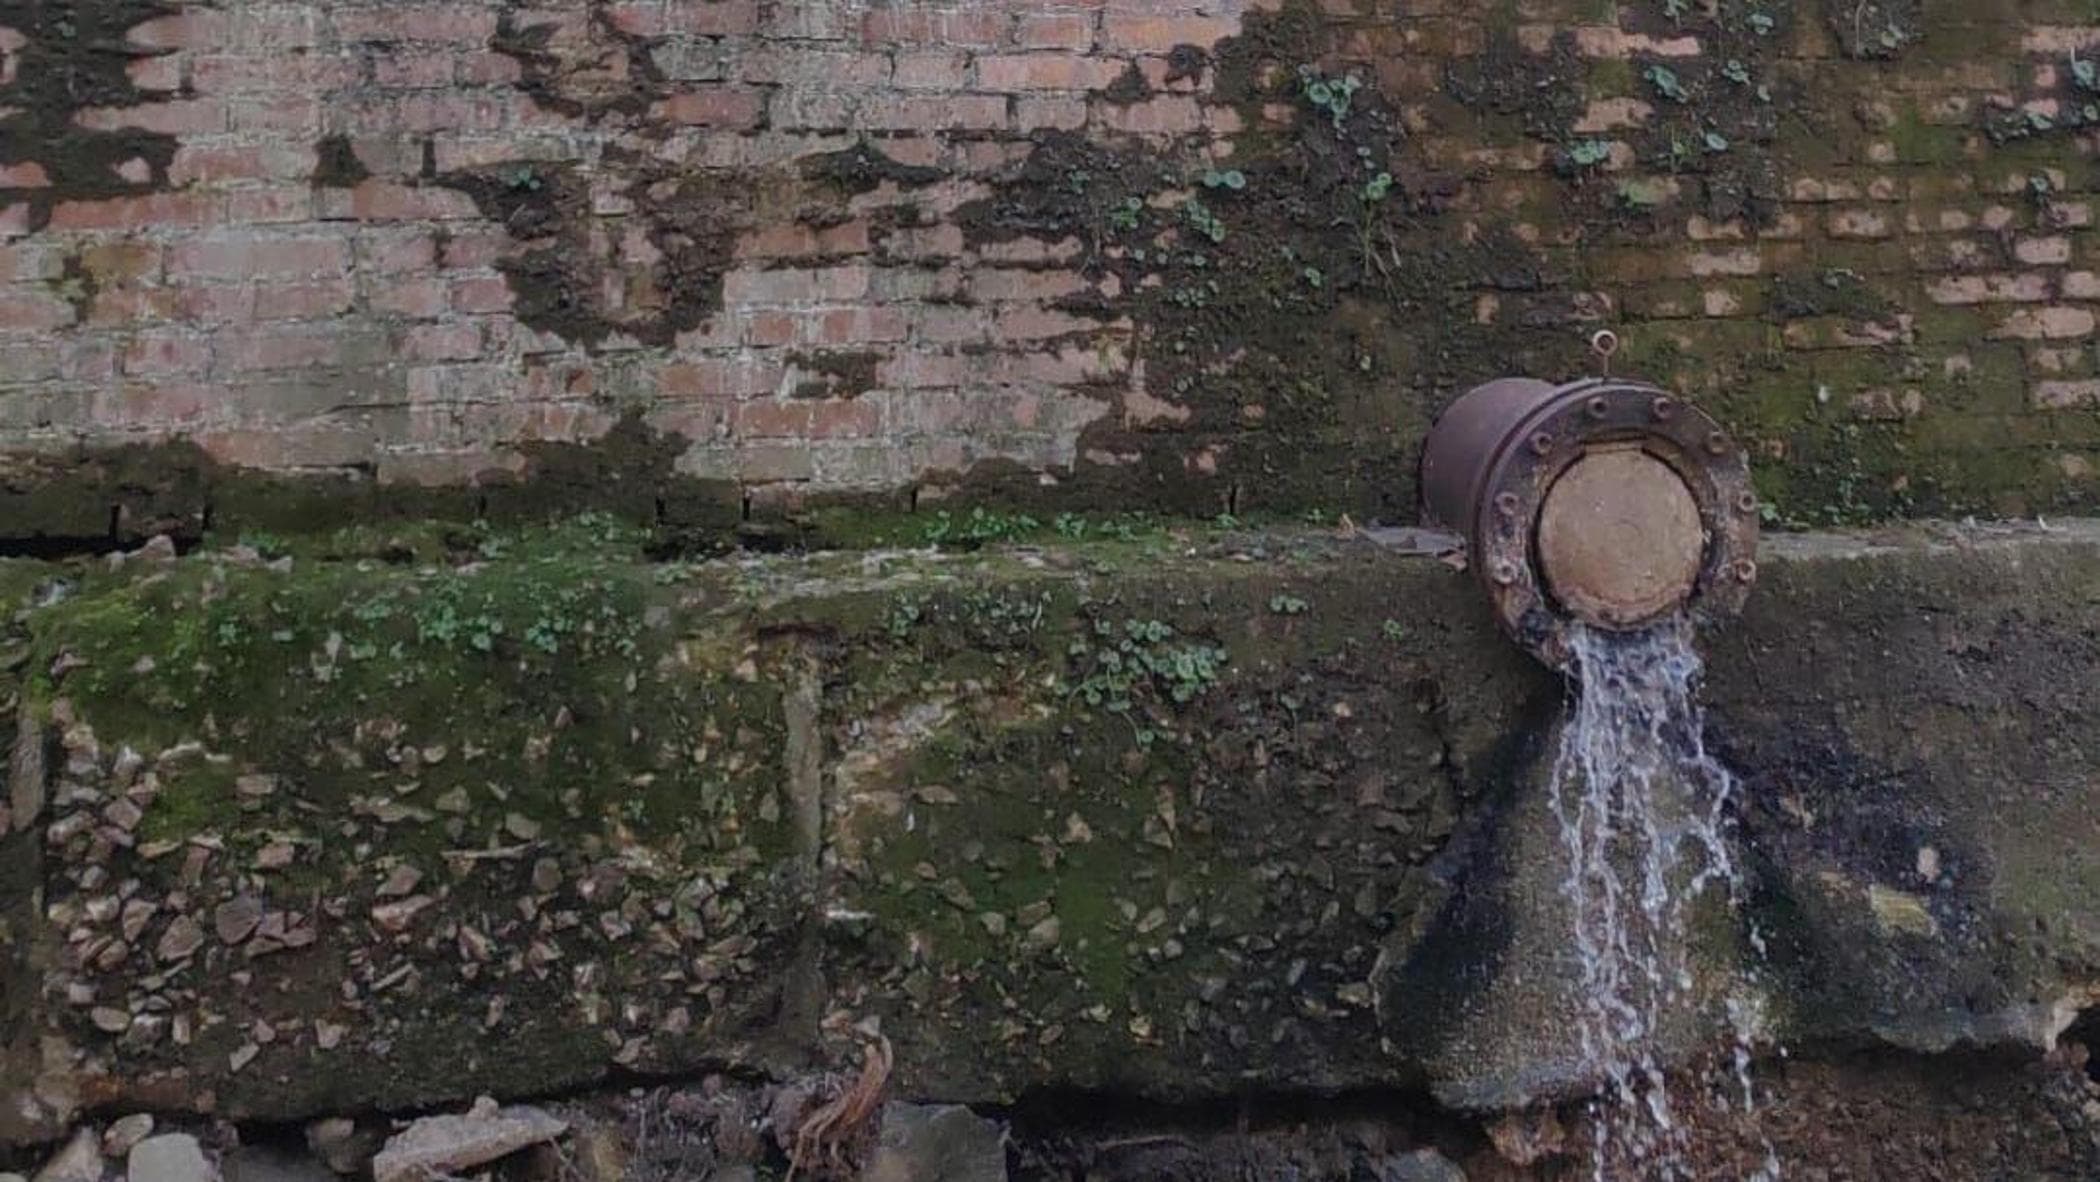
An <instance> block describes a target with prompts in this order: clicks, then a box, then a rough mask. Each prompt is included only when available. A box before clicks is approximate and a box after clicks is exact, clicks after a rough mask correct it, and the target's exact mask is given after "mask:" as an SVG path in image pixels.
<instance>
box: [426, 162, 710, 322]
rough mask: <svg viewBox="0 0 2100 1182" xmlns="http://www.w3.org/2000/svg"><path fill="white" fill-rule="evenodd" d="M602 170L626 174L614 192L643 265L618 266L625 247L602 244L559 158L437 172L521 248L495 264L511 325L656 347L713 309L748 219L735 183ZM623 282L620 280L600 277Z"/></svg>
mask: <svg viewBox="0 0 2100 1182" xmlns="http://www.w3.org/2000/svg"><path fill="white" fill-rule="evenodd" d="M604 172H605V174H607V175H611V176H615V177H624V178H626V180H625V184H624V185H623V186H622V189H621V193H622V195H623V196H624V197H626V198H627V199H628V200H629V201H631V202H632V203H633V206H634V208H635V209H636V210H637V211H639V212H638V213H637V215H636V217H635V219H634V220H636V221H638V222H639V223H640V225H641V227H642V234H643V235H644V237H645V238H646V240H647V242H648V245H649V246H650V247H651V248H652V253H653V255H654V258H653V261H652V262H651V263H650V264H649V265H647V266H646V267H639V268H638V267H636V266H634V265H632V264H630V263H628V262H627V261H626V255H627V254H628V252H630V251H631V250H632V249H633V246H634V244H632V243H630V242H628V241H626V240H624V239H616V238H613V237H611V233H612V227H611V226H610V225H609V224H608V223H607V222H605V221H602V220H601V219H599V218H598V217H597V216H596V215H595V214H594V213H593V212H592V195H591V189H592V179H591V174H589V173H587V172H586V171H585V170H584V169H582V168H581V167H580V166H578V165H575V164H573V163H568V162H559V163H546V162H539V161H522V160H521V161H515V162H512V163H508V164H502V165H497V166H494V167H491V168H485V169H475V170H472V171H466V172H457V173H449V174H446V175H444V176H441V177H439V178H437V183H438V184H441V185H444V186H445V187H447V188H452V189H457V190H459V191H460V192H463V193H465V194H467V195H468V196H469V197H470V198H472V199H473V201H474V205H475V207H476V208H477V209H479V210H480V211H481V213H482V216H484V217H487V218H489V219H491V220H493V221H495V222H497V223H498V224H500V225H501V226H502V227H503V228H504V230H505V231H506V232H507V233H508V234H509V235H510V236H511V238H512V239H514V240H515V241H517V242H518V243H519V244H521V246H522V247H523V248H524V249H523V250H521V251H519V252H517V253H514V254H511V255H509V256H506V257H505V258H503V259H500V260H498V262H497V264H496V266H497V269H498V270H500V271H502V272H503V274H504V276H505V277H506V278H507V279H509V280H510V286H511V290H512V292H513V294H514V295H515V297H516V312H517V316H518V319H519V320H520V321H522V322H524V323H525V324H528V325H530V326H532V327H533V328H536V329H539V330H541V331H542V332H550V333H553V334H555V335H556V336H559V337H561V338H562V339H563V340H567V341H573V342H575V343H577V344H580V345H583V346H584V347H586V348H592V349H595V348H597V347H599V346H601V345H603V344H605V343H606V341H607V340H608V339H610V338H611V337H612V336H613V335H614V334H616V333H619V334H625V335H626V336H629V337H632V338H633V339H634V340H636V341H639V342H640V343H642V344H644V345H653V346H659V347H661V346H668V345H670V344H671V343H672V342H673V341H674V340H676V339H677V336H678V334H679V333H682V332H686V331H689V330H691V329H694V328H697V327H699V326H700V325H701V324H703V323H705V322H706V320H707V318H708V317H709V316H710V315H712V314H713V313H714V312H716V311H718V310H719V309H720V308H721V306H722V283H723V277H724V275H725V274H726V273H727V272H728V270H729V266H730V263H731V261H732V257H733V254H734V249H735V244H736V237H737V235H738V233H739V232H740V231H741V228H742V226H743V225H744V224H746V223H747V222H748V221H749V217H750V211H751V207H750V201H749V191H748V189H747V188H746V187H744V186H740V185H735V184H732V183H730V182H729V181H728V180H727V179H726V178H724V177H721V176H718V175H716V174H714V173H707V172H689V171H687V170H684V169H681V168H678V167H676V166H674V165H672V164H669V163H666V162H663V161H660V160H656V159H654V158H652V157H646V156H643V155H641V154H639V153H625V152H620V153H616V152H614V151H613V150H611V149H608V151H607V159H606V168H605V170H604ZM615 275H623V276H627V280H626V282H625V284H624V285H621V284H615V283H612V282H610V280H611V279H612V277H613V276H615Z"/></svg>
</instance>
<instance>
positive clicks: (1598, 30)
mask: <svg viewBox="0 0 2100 1182" xmlns="http://www.w3.org/2000/svg"><path fill="white" fill-rule="evenodd" d="M1699 49H1700V47H1699V39H1698V38H1697V37H1650V36H1648V35H1646V34H1644V33H1629V32H1626V31H1625V30H1623V29H1620V28H1619V27H1617V26H1616V25H1583V26H1581V27H1579V28H1577V29H1576V30H1575V52H1577V53H1579V54H1581V55H1582V56H1584V57H1602V58H1619V59H1625V58H1631V57H1634V56H1636V55H1647V56H1653V57H1697V56H1699Z"/></svg>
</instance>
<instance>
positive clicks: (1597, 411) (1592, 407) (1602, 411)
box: [1583, 395, 1611, 419]
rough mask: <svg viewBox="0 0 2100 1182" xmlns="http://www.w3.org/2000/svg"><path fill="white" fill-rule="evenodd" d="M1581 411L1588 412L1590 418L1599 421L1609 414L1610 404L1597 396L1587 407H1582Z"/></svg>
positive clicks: (1600, 396) (1601, 396)
mask: <svg viewBox="0 0 2100 1182" xmlns="http://www.w3.org/2000/svg"><path fill="white" fill-rule="evenodd" d="M1583 410H1584V411H1586V412H1588V414H1589V416H1590V417H1591V418H1593V419H1601V418H1603V417H1604V416H1605V415H1608V414H1610V413H1611V403H1610V402H1609V401H1607V400H1606V399H1605V398H1604V396H1603V395H1599V396H1597V397H1595V398H1592V399H1590V400H1589V403H1588V405H1586V406H1584V407H1583Z"/></svg>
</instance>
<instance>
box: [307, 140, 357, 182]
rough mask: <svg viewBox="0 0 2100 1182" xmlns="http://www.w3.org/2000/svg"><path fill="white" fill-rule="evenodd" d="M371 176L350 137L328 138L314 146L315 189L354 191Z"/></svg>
mask: <svg viewBox="0 0 2100 1182" xmlns="http://www.w3.org/2000/svg"><path fill="white" fill-rule="evenodd" d="M371 175H372V173H371V170H370V169H367V168H366V167H365V163H364V161H362V160H359V159H358V158H357V152H356V151H355V150H354V149H353V148H351V146H350V137H349V136H347V135H331V136H327V137H324V138H323V139H322V140H321V141H320V142H319V143H317V144H315V145H314V172H313V186H314V188H316V189H352V188H356V187H357V185H358V184H360V183H361V182H363V181H365V180H367V179H369V178H370V177H371Z"/></svg>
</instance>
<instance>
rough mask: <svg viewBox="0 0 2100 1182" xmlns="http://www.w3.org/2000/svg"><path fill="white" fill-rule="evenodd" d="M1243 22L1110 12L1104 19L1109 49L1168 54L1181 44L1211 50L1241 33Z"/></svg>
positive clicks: (1105, 42)
mask: <svg viewBox="0 0 2100 1182" xmlns="http://www.w3.org/2000/svg"><path fill="white" fill-rule="evenodd" d="M1239 25H1240V23H1239V22H1238V21H1236V20H1233V19H1231V18H1228V17H1222V16H1145V15H1141V14H1136V13H1120V12H1110V13H1106V14H1104V15H1103V16H1102V18H1101V44H1102V47H1103V48H1105V49H1110V50H1122V51H1126V52H1134V53H1165V52H1167V51H1168V50H1170V49H1172V48H1174V47H1175V46H1177V45H1195V46H1199V47H1201V48H1204V49H1208V48H1210V47H1211V46H1213V45H1216V44H1217V43H1218V42H1220V41H1222V40H1224V39H1225V38H1227V37H1230V36H1232V35H1233V34H1235V33H1237V32H1239V31H1240V28H1239Z"/></svg>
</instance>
